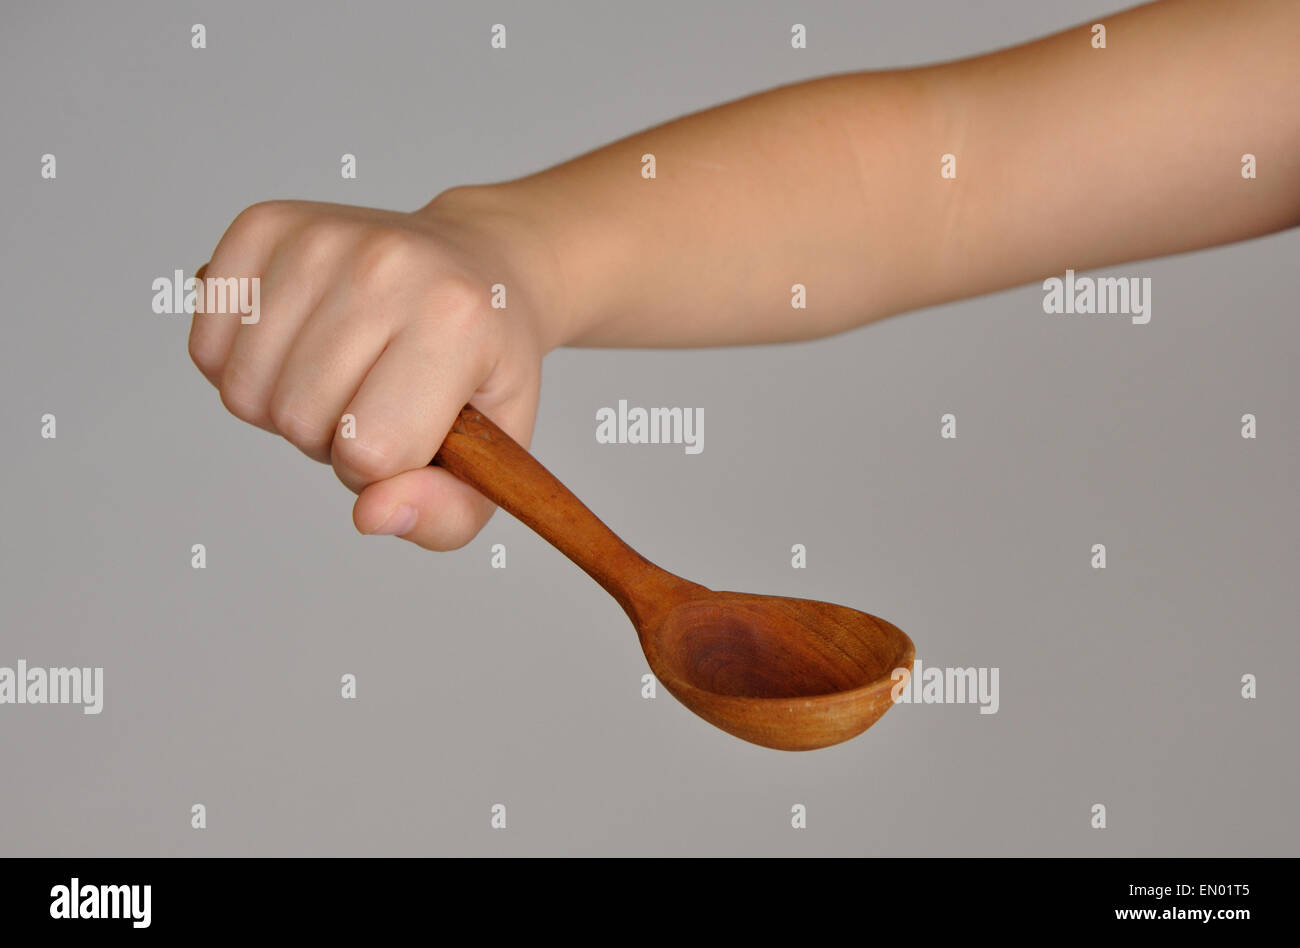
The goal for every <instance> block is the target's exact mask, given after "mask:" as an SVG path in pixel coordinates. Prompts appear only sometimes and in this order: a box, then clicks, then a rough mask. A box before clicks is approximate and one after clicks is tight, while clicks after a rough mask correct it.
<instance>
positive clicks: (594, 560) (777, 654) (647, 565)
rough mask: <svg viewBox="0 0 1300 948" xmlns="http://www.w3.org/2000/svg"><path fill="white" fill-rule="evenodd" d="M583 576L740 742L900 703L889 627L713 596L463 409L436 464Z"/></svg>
mask: <svg viewBox="0 0 1300 948" xmlns="http://www.w3.org/2000/svg"><path fill="white" fill-rule="evenodd" d="M432 463H433V464H436V465H438V466H440V467H443V468H446V469H447V470H448V471H450V472H451V473H453V474H455V475H456V476H457V477H459V478H460V479H461V480H463V481H465V482H466V483H468V484H470V485H471V486H472V487H474V488H475V489H476V490H478V491H479V492H480V493H482V494H483V495H484V496H485V497H487V498H488V499H489V500H491V501H493V502H494V503H496V504H497V505H498V506H500V507H502V508H503V509H505V510H507V511H509V512H510V513H511V514H513V515H514V516H515V517H517V518H518V519H519V520H520V521H522V522H523V523H524V524H526V525H527V526H528V527H530V528H531V529H532V530H533V531H535V532H536V533H537V534H538V535H539V536H541V537H542V538H543V539H544V540H546V541H547V542H548V543H550V544H551V545H552V546H554V547H555V548H556V549H558V550H559V551H560V552H561V553H563V554H564V555H565V556H567V557H568V558H569V559H570V560H572V561H573V562H574V563H576V564H577V565H578V566H579V567H581V568H582V569H583V570H584V571H585V572H586V573H587V575H589V576H590V577H591V578H592V579H594V580H595V581H596V582H597V583H599V584H600V585H601V586H602V587H603V588H604V589H605V590H606V591H607V592H608V593H609V594H610V595H611V596H613V597H614V599H615V600H616V601H617V602H618V603H619V605H621V606H622V607H623V610H624V612H626V613H627V615H628V618H630V619H631V620H632V624H633V626H634V627H635V628H636V632H637V636H638V638H639V639H640V641H641V648H642V650H643V651H644V652H645V656H646V660H647V661H648V662H649V663H650V669H651V671H653V672H654V674H655V677H656V678H658V679H659V681H660V682H662V683H663V685H664V687H666V688H667V689H668V691H669V692H670V693H671V694H672V695H673V696H674V697H676V698H677V699H678V700H679V701H681V702H682V704H684V705H685V706H686V707H687V708H689V709H690V710H691V711H693V712H695V713H696V714H698V715H699V716H700V717H702V718H704V719H705V720H706V721H709V722H710V723H712V724H715V725H716V726H718V727H720V728H722V729H723V730H724V731H727V732H729V733H731V734H734V735H736V736H737V737H740V738H743V739H744V740H747V741H751V742H753V743H755V744H761V745H763V746H765V747H774V748H779V749H782V750H811V749H813V748H817V747H825V746H828V745H830V744H836V743H839V742H840V741H844V740H848V739H849V738H851V737H853V736H855V735H857V734H860V733H861V732H862V731H864V730H866V729H867V728H868V727H870V726H871V725H872V724H873V723H875V721H876V720H878V719H879V718H880V716H881V715H882V714H884V713H885V712H886V711H887V710H889V708H890V707H891V706H892V699H891V690H892V688H893V686H894V684H895V682H894V680H893V679H892V678H891V674H892V673H893V671H894V670H895V669H897V668H906V669H908V670H910V669H911V667H912V660H913V657H914V655H915V649H914V648H913V645H912V641H911V639H909V638H908V637H907V635H906V634H905V633H904V632H902V631H901V630H900V629H898V628H897V627H896V626H894V625H892V624H890V623H889V622H886V621H885V620H884V619H880V618H877V617H876V616H872V615H868V614H867V613H864V612H858V611H857V610H854V609H849V608H846V607H845V606H836V605H832V604H830V603H825V602H814V601H811V600H807V599H785V598H779V597H775V596H761V595H752V594H747V593H734V592H714V591H713V590H710V589H708V588H706V587H704V586H700V585H698V584H696V583H693V582H690V581H689V580H686V579H682V578H681V577H680V576H675V575H673V574H672V573H669V572H668V571H666V570H663V569H660V568H659V567H658V566H656V565H655V564H653V563H651V562H650V561H649V560H647V559H645V558H644V557H643V556H641V555H640V554H639V553H637V552H636V551H635V550H633V549H632V548H631V547H630V546H628V545H627V544H626V543H624V542H623V541H622V540H621V539H620V538H619V537H618V535H617V534H615V533H614V532H613V531H612V530H610V529H609V527H607V526H606V525H605V524H604V523H602V522H601V521H600V519H599V518H598V517H597V516H596V515H595V514H593V513H592V512H591V511H590V510H589V509H587V507H586V506H585V505H584V504H583V503H582V502H581V501H580V500H578V498H577V497H575V496H574V495H573V493H572V492H570V491H569V490H568V488H566V487H565V486H564V485H563V484H562V483H560V481H559V480H558V479H557V478H556V477H555V475H553V474H552V473H551V472H550V471H548V470H547V469H546V468H544V467H543V466H542V465H541V464H539V463H538V462H537V460H536V459H535V458H534V457H533V456H532V455H531V454H529V453H528V452H527V451H526V450H524V448H522V447H521V446H520V445H519V444H518V443H516V442H515V441H514V439H512V438H511V437H510V436H509V435H507V434H506V433H505V432H503V431H502V430H501V429H500V428H498V427H497V426H496V425H495V424H493V422H492V421H491V420H490V419H489V418H487V417H486V416H485V415H483V414H482V413H481V412H479V411H478V410H476V409H475V408H473V407H472V406H468V405H467V406H466V407H465V408H464V409H463V410H462V411H461V413H460V416H459V417H458V418H457V420H456V423H455V424H454V425H453V426H452V430H451V431H450V432H449V433H448V435H447V437H446V439H445V440H444V441H443V444H442V447H441V448H440V449H439V450H438V453H437V455H436V456H435V457H434V459H433V461H432Z"/></svg>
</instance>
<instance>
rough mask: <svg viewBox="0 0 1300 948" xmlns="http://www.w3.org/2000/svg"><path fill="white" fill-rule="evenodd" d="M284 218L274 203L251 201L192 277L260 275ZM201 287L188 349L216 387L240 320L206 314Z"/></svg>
mask: <svg viewBox="0 0 1300 948" xmlns="http://www.w3.org/2000/svg"><path fill="white" fill-rule="evenodd" d="M285 219H286V215H285V212H284V211H283V210H280V209H278V208H277V207H276V206H275V205H269V204H254V205H253V206H252V207H250V208H247V209H246V210H244V211H243V212H241V213H240V215H239V216H238V217H236V218H235V220H234V221H233V222H232V223H231V225H230V227H228V228H227V229H226V232H225V234H223V235H222V237H221V240H220V241H219V242H218V243H217V247H216V249H215V250H214V251H213V252H212V259H211V260H209V261H208V262H207V263H205V264H204V265H203V266H202V267H200V268H199V269H200V270H202V271H203V273H202V276H200V275H199V273H197V272H196V273H195V277H196V278H198V279H199V280H200V281H206V280H207V279H208V278H213V279H216V278H224V277H231V276H233V277H236V278H238V277H254V276H259V275H260V274H261V272H262V268H263V265H264V263H265V262H266V261H267V260H268V259H269V258H270V256H271V251H272V250H273V249H274V247H275V240H276V237H277V235H278V233H279V228H280V227H282V226H283V225H284V221H285ZM203 289H204V282H200V284H199V290H200V292H199V293H198V298H197V306H196V308H195V312H194V319H193V320H192V321H191V322H190V338H189V352H190V358H191V359H192V360H193V361H194V364H195V365H196V366H197V367H198V369H199V371H200V372H202V373H203V375H204V376H205V377H206V378H207V379H208V381H210V382H211V383H212V384H213V385H217V386H219V385H220V384H221V372H222V369H224V368H225V364H226V359H227V358H228V357H229V355H230V347H231V345H232V344H233V343H234V341H235V335H236V333H238V332H239V327H240V319H239V316H238V315H236V314H221V313H205V312H204V311H203V310H204V302H205V300H204V296H205V294H204V293H203V292H202V290H203Z"/></svg>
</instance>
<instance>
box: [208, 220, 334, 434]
mask: <svg viewBox="0 0 1300 948" xmlns="http://www.w3.org/2000/svg"><path fill="white" fill-rule="evenodd" d="M311 243H312V242H305V243H304V242H298V243H291V244H289V245H288V246H286V247H284V248H283V249H281V250H280V251H278V252H277V253H275V254H274V255H273V256H272V258H271V261H270V263H269V264H268V266H267V268H266V272H265V274H264V275H263V276H262V279H261V294H260V295H261V300H260V302H261V307H260V310H261V311H260V313H259V314H258V318H257V319H256V320H255V321H251V322H248V323H246V324H243V325H238V326H237V331H236V334H235V336H234V339H233V341H232V343H231V346H230V354H229V356H228V358H227V359H226V364H225V366H224V367H223V368H222V370H221V386H220V388H221V400H222V402H223V403H224V404H225V406H226V408H228V409H229V410H230V413H231V414H232V415H234V416H235V417H236V418H241V419H243V420H244V421H246V422H248V423H249V424H252V425H257V426H258V427H259V428H265V429H266V430H267V431H271V432H276V433H279V429H278V428H277V426H276V425H275V423H274V421H273V420H272V418H271V412H270V406H271V395H272V393H273V392H274V391H275V386H276V383H277V381H278V379H279V376H280V368H281V366H282V365H283V363H284V360H285V358H286V357H287V356H288V354H289V350H290V348H291V347H292V345H293V341H294V339H295V338H296V337H297V335H298V330H299V329H300V328H301V327H302V325H303V324H304V323H305V322H306V321H307V318H308V317H309V316H310V315H311V313H312V311H313V310H314V309H315V308H316V305H317V303H318V302H319V300H320V297H321V295H322V294H323V293H324V287H325V281H324V280H323V279H322V274H323V273H327V272H329V267H328V264H327V263H326V264H325V265H324V266H322V265H321V264H322V260H321V255H320V253H319V251H318V248H317V247H315V246H312V245H311ZM327 259H328V258H326V260H327Z"/></svg>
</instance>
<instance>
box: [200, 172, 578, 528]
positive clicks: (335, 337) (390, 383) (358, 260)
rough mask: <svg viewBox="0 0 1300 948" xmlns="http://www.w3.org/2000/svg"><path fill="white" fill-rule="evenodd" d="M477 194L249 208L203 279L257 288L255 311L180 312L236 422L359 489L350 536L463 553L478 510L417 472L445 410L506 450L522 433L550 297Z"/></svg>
mask: <svg viewBox="0 0 1300 948" xmlns="http://www.w3.org/2000/svg"><path fill="white" fill-rule="evenodd" d="M485 200H486V199H485V198H482V197H480V196H477V195H476V189H455V190H453V191H450V192H446V193H445V194H444V195H442V196H440V197H439V198H438V199H436V200H435V201H434V202H432V203H431V204H430V205H429V206H428V207H426V208H424V209H422V210H420V211H417V212H415V213H413V214H403V213H396V212H390V211H378V210H369V209H365V208H357V207H347V206H342V205H331V204H312V203H305V202H296V201H283V202H280V201H276V202H270V203H265V204H256V205H254V206H252V207H250V208H248V209H247V210H246V211H244V212H243V213H242V214H240V215H239V217H238V218H236V219H235V221H234V223H233V224H231V226H230V228H229V229H228V230H227V231H226V234H225V236H224V237H222V239H221V242H220V243H219V244H218V245H217V248H216V250H215V251H214V252H213V254H212V260H211V261H210V262H209V263H208V264H207V266H206V268H205V271H204V273H203V276H204V277H205V278H206V279H211V278H214V277H236V278H238V277H260V278H261V285H260V313H259V318H258V319H257V321H256V322H252V321H248V320H245V321H241V319H240V316H239V315H238V314H234V315H203V314H201V313H200V314H196V315H195V317H194V323H193V326H192V328H191V332H190V341H189V350H190V355H191V357H192V358H193V359H194V362H195V364H196V365H197V366H198V367H199V369H200V370H201V371H202V372H203V374H204V375H205V376H207V378H208V379H209V380H210V381H211V382H212V383H213V384H214V385H216V386H217V388H218V389H219V390H220V392H221V400H222V402H223V403H224V404H225V406H226V407H227V408H228V409H229V410H230V411H231V413H232V414H234V415H235V416H236V417H238V418H241V419H243V420H244V421H247V422H250V423H252V424H254V425H258V426H259V427H262V428H265V429H266V430H268V431H271V432H273V433H276V434H280V435H282V436H283V437H284V438H286V439H287V440H288V441H290V442H291V443H293V444H294V445H296V446H297V447H298V448H300V449H301V450H302V451H303V453H305V454H307V455H308V456H309V457H312V458H315V459H316V460H318V461H323V462H328V463H330V464H332V465H333V466H334V470H335V472H336V473H337V474H338V477H339V479H340V480H341V481H343V483H344V484H346V485H347V486H348V487H349V488H351V489H352V490H353V491H355V492H357V493H358V494H360V496H359V497H358V498H357V501H356V505H355V507H354V509H353V521H354V522H355V523H356V526H357V529H358V530H360V531H361V532H362V533H384V534H397V535H400V536H402V537H404V538H405V539H408V540H411V541H412V542H414V543H417V544H419V545H420V546H423V547H427V548H429V549H432V550H449V549H454V548H456V547H459V546H463V545H464V544H465V543H468V542H469V541H470V540H471V539H472V538H473V537H474V535H475V534H476V533H478V531H479V530H480V529H481V528H482V526H483V525H484V524H485V523H486V522H487V520H488V518H489V517H490V516H491V515H492V511H493V507H492V504H491V503H489V502H488V501H487V500H486V499H484V498H483V497H482V496H481V495H479V494H478V493H477V492H476V491H474V490H473V489H472V488H470V487H469V486H467V485H466V484H464V483H462V482H461V481H459V480H457V479H456V478H455V477H454V476H453V475H451V474H449V473H448V472H446V471H444V470H441V469H440V468H433V467H428V466H427V465H428V463H429V460H430V459H431V458H432V457H433V455H434V453H435V452H436V451H437V450H438V447H439V446H440V445H441V444H442V440H443V437H444V436H445V435H446V433H447V431H448V430H449V428H450V427H451V424H452V422H453V420H454V419H455V418H456V415H457V413H458V412H459V411H460V409H461V406H463V405H464V404H466V403H467V402H470V401H473V402H474V405H475V407H477V408H479V409H481V410H482V411H483V412H484V413H485V414H487V415H488V416H489V417H491V418H492V419H493V420H494V421H495V422H496V423H497V424H498V425H500V426H501V427H502V428H503V429H505V430H506V431H507V432H508V433H509V434H510V435H511V436H512V437H513V438H515V439H516V440H517V441H519V442H520V444H523V445H527V444H528V442H529V439H530V437H531V435H532V429H533V420H534V416H535V414H536V410H537V396H538V384H539V380H540V376H541V366H540V362H541V356H542V354H543V352H544V351H545V350H546V348H549V347H550V346H553V345H555V344H556V341H555V340H552V339H550V338H549V336H548V334H547V331H546V328H545V327H544V326H543V325H542V323H541V321H540V319H539V314H540V313H541V312H543V311H545V310H546V309H547V308H548V307H549V306H551V305H553V302H554V301H552V300H550V299H549V298H548V297H547V290H546V287H544V286H543V285H542V281H541V280H540V279H538V278H536V275H537V274H544V273H546V272H547V263H546V262H545V261H544V259H543V257H542V256H541V255H542V254H544V253H545V251H544V250H543V249H542V248H540V246H539V245H538V244H537V243H536V242H535V239H536V238H535V235H533V234H532V233H530V232H528V231H527V230H526V229H525V228H524V225H523V224H522V222H520V221H518V220H516V219H515V218H513V217H512V216H511V215H509V214H508V213H505V212H504V211H502V210H500V209H499V208H498V207H491V206H487V205H485V203H484V201H485ZM535 264H537V265H535ZM494 284H502V285H503V286H504V287H505V290H506V294H507V295H506V298H505V302H506V306H505V308H494V307H493V290H492V288H493V285H494ZM498 299H499V297H498ZM201 308H202V303H200V309H201ZM348 415H350V416H352V418H353V419H355V421H354V422H353V425H354V427H355V433H354V435H353V436H352V437H348V434H349V433H350V428H349V426H348V425H347V424H346V421H347V419H346V417H345V416H348ZM341 422H342V423H341Z"/></svg>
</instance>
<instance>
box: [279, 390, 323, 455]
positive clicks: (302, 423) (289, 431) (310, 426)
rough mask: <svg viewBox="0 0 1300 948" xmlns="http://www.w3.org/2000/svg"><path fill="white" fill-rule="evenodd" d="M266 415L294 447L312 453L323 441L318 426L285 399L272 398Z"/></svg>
mask: <svg viewBox="0 0 1300 948" xmlns="http://www.w3.org/2000/svg"><path fill="white" fill-rule="evenodd" d="M267 414H268V416H269V418H270V420H271V424H272V425H274V426H275V430H276V431H278V432H280V435H281V436H282V437H283V438H284V439H285V440H286V441H288V442H289V443H290V444H292V445H293V446H294V447H297V448H300V449H302V450H304V451H313V450H316V449H319V447H320V446H321V444H322V443H323V441H324V440H325V439H324V437H323V436H322V432H321V427H320V425H319V424H317V423H315V422H314V421H312V420H311V418H310V417H309V416H308V415H307V413H305V412H303V411H302V410H301V409H300V408H299V407H297V406H295V405H294V404H293V402H292V401H291V400H290V399H288V398H286V397H281V396H275V397H273V398H272V399H271V404H270V405H269V406H268V409H267Z"/></svg>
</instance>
